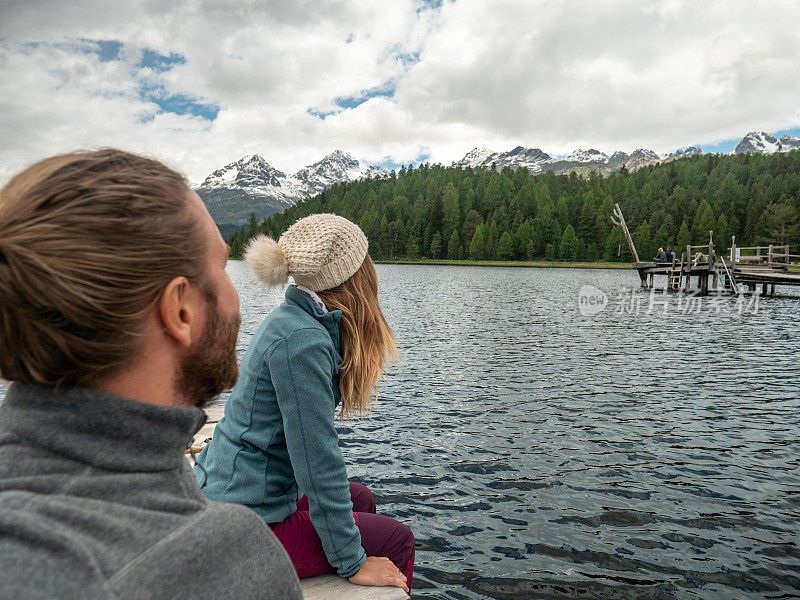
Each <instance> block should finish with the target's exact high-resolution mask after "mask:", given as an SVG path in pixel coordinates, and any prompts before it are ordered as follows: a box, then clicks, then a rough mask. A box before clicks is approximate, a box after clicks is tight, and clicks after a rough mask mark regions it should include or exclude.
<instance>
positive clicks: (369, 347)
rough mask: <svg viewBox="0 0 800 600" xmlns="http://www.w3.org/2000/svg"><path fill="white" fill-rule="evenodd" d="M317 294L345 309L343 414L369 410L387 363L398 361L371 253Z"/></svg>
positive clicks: (341, 384)
mask: <svg viewBox="0 0 800 600" xmlns="http://www.w3.org/2000/svg"><path fill="white" fill-rule="evenodd" d="M317 294H318V295H319V297H320V298H322V301H323V302H324V303H325V306H327V307H328V309H329V310H340V311H342V316H341V320H340V327H341V342H342V352H341V354H342V364H341V365H340V368H341V371H340V373H339V390H340V391H341V393H342V408H341V412H340V416H341V417H343V418H348V417H354V416H358V415H363V414H366V413H368V412H369V408H370V404H371V402H372V400H373V399H374V398H375V397H376V395H377V385H378V381H379V380H380V379H382V378H383V377H384V373H385V365H386V363H387V362H389V361H393V362H396V361H397V345H396V340H395V337H394V333H393V332H392V329H391V327H389V324H388V323H387V322H386V318H385V317H384V316H383V312H382V311H381V307H380V305H379V304H378V275H377V273H376V272H375V265H374V264H373V262H372V259H371V258H370V256H369V254H367V257H366V258H365V259H364V262H363V264H362V265H361V267H360V268H359V269H358V271H356V272H355V274H354V275H353V276H352V277H350V279H348V280H347V281H345V282H344V283H342V284H341V285H338V286H337V287H335V288H332V289H329V290H325V291H323V292H317Z"/></svg>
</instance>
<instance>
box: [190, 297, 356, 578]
mask: <svg viewBox="0 0 800 600" xmlns="http://www.w3.org/2000/svg"><path fill="white" fill-rule="evenodd" d="M340 317H341V311H338V310H335V311H331V312H329V313H326V314H321V312H320V311H319V309H318V308H317V307H316V306H315V305H314V303H313V302H312V301H311V299H309V298H308V297H307V296H305V295H304V294H303V293H302V292H300V291H299V290H298V289H297V288H295V287H293V286H290V287H288V288H287V290H286V296H285V301H284V302H283V303H282V304H281V305H280V306H279V307H278V308H276V309H275V310H274V311H273V312H272V313H270V314H269V316H268V317H267V318H266V319H265V320H264V322H263V323H262V324H261V327H260V328H259V330H258V332H257V333H256V334H255V335H254V336H253V339H252V341H251V342H250V347H249V348H248V350H247V352H246V353H245V355H244V358H243V359H242V365H241V368H240V372H239V381H238V382H237V384H236V386H235V387H234V388H233V392H232V393H231V396H230V398H229V399H228V402H227V404H226V405H225V416H224V417H223V418H222V419H221V420H220V422H219V423H218V424H217V427H216V430H215V431H214V437H213V439H212V440H211V442H209V444H208V445H207V446H206V447H205V448H204V449H203V451H202V452H201V453H200V455H199V456H198V458H197V466H195V476H196V477H197V479H198V483H199V484H200V485H201V486H203V483H205V486H204V487H203V488H202V489H203V492H204V493H205V495H206V496H207V497H208V498H209V499H211V500H216V501H218V502H235V503H239V504H245V505H247V506H249V507H250V508H251V509H253V510H254V511H255V512H256V513H258V514H259V515H260V516H261V518H262V519H264V521H266V522H267V523H278V522H280V521H283V520H284V519H286V518H287V517H288V516H290V515H291V514H293V513H294V512H295V510H296V508H297V507H296V503H297V501H298V500H299V497H300V496H301V495H302V494H305V495H307V496H308V503H309V510H310V516H311V522H312V523H313V524H314V528H315V529H316V531H317V533H318V534H319V537H320V538H321V540H322V548H323V549H324V551H325V556H326V557H327V558H328V562H329V563H330V564H331V565H332V566H333V567H335V568H336V570H337V571H338V573H339V575H341V576H342V577H351V576H353V575H355V574H356V573H357V572H358V570H359V569H360V568H361V565H363V564H364V561H365V560H366V554H365V553H364V550H363V548H362V547H361V534H360V532H359V531H358V527H356V523H355V519H354V518H353V503H352V501H351V499H350V484H349V482H348V479H347V470H346V468H345V464H344V459H343V457H342V453H341V450H340V449H339V437H338V435H337V433H336V427H335V411H336V406H337V405H338V404H339V401H340V400H341V395H340V393H339V367H338V365H339V364H340V363H341V360H342V359H341V357H340V356H339V352H338V349H339V348H340V340H339V337H340V333H339V318H340Z"/></svg>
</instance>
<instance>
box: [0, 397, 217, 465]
mask: <svg viewBox="0 0 800 600" xmlns="http://www.w3.org/2000/svg"><path fill="white" fill-rule="evenodd" d="M205 422H206V415H205V413H204V412H203V411H202V410H201V409H200V408H195V407H190V406H156V405H154V404H148V403H146V402H139V401H136V400H129V399H128V398H122V397H120V396H115V395H113V394H109V393H107V392H103V391H100V390H95V389H91V388H83V387H72V388H65V389H62V390H58V391H56V390H53V389H51V388H48V387H44V386H39V385H28V384H20V383H14V384H12V385H11V387H10V388H9V390H8V393H7V394H6V398H5V400H4V401H3V404H2V405H0V427H3V428H8V429H10V430H11V431H13V432H14V433H15V434H16V436H17V437H19V438H20V439H21V440H22V441H23V442H24V443H30V444H34V445H36V446H40V447H42V448H45V449H47V450H49V451H51V452H54V453H56V454H59V455H61V456H64V457H67V458H71V459H73V460H77V461H80V462H82V463H85V464H87V465H91V466H94V467H97V468H102V469H108V470H114V471H127V472H136V471H162V470H168V469H174V468H177V467H180V466H181V461H184V460H185V458H184V451H185V449H186V448H187V447H188V446H189V444H190V443H191V441H192V438H193V436H194V434H195V433H197V431H199V429H200V428H201V427H202V426H203V424H204V423H205Z"/></svg>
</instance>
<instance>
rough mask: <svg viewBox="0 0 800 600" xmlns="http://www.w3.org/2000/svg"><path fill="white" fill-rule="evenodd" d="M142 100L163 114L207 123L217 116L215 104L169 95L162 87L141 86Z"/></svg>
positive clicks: (218, 108)
mask: <svg viewBox="0 0 800 600" xmlns="http://www.w3.org/2000/svg"><path fill="white" fill-rule="evenodd" d="M139 93H140V96H141V98H142V99H143V100H147V101H149V102H152V103H154V104H156V105H157V106H158V107H159V108H160V109H161V110H162V111H163V112H169V113H174V114H176V115H193V116H195V117H200V118H201V119H205V120H207V121H213V120H214V119H216V118H217V115H218V114H219V110H220V107H219V105H217V104H212V103H208V102H201V101H199V100H198V99H197V98H193V97H192V96H189V95H187V94H169V93H168V92H167V90H166V89H165V88H164V86H161V85H156V86H144V85H143V86H142V87H141V88H140V90H139Z"/></svg>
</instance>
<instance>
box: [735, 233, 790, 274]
mask: <svg viewBox="0 0 800 600" xmlns="http://www.w3.org/2000/svg"><path fill="white" fill-rule="evenodd" d="M730 260H731V266H736V265H742V266H748V265H749V266H763V267H772V268H785V269H788V268H789V265H791V264H792V262H797V261H800V254H792V253H791V252H790V250H789V246H788V244H787V245H783V246H777V245H775V244H770V245H769V246H737V245H736V237H735V236H734V237H732V238H731V257H730Z"/></svg>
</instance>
